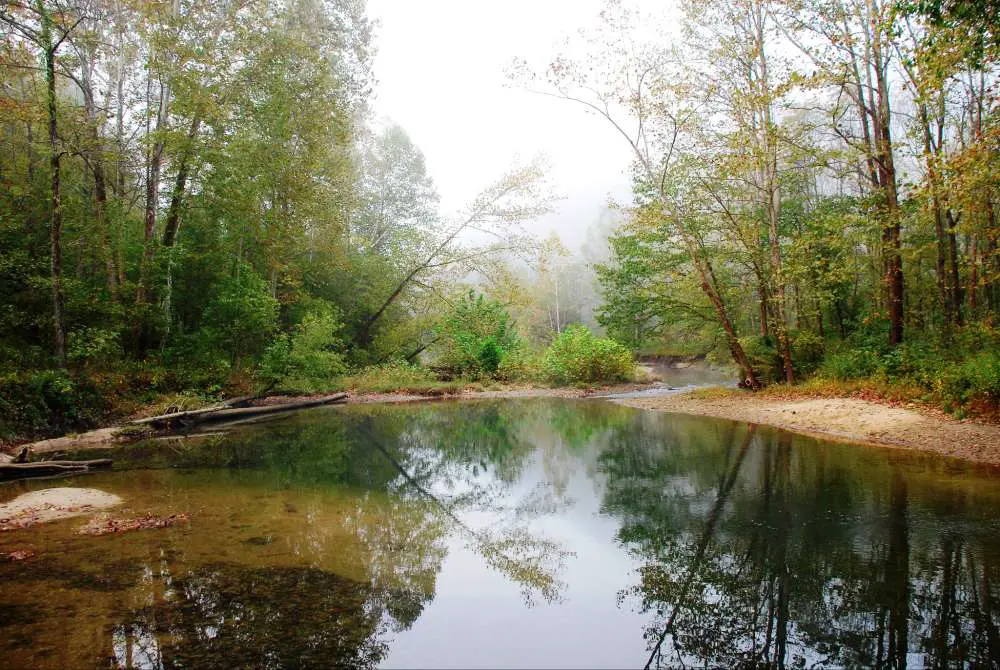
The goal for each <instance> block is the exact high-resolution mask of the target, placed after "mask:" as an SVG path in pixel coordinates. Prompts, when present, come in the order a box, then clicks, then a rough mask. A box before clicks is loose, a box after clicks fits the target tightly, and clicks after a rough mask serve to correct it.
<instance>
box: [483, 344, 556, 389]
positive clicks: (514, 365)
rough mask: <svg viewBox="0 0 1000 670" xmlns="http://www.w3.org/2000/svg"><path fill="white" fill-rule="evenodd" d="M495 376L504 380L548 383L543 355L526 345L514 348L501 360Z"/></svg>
mask: <svg viewBox="0 0 1000 670" xmlns="http://www.w3.org/2000/svg"><path fill="white" fill-rule="evenodd" d="M496 378H497V379H499V380H501V381H505V382H521V383H534V384H545V383H548V382H549V376H548V372H547V370H546V366H545V356H544V354H539V353H536V352H534V351H532V350H531V349H529V348H528V347H521V348H519V349H516V350H514V351H512V352H511V353H510V354H509V355H508V356H506V357H505V358H504V359H503V361H501V363H500V366H499V367H498V368H497V373H496Z"/></svg>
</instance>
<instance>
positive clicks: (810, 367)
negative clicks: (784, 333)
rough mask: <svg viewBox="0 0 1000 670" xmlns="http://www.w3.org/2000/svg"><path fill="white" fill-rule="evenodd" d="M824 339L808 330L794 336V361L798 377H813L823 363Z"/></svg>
mask: <svg viewBox="0 0 1000 670" xmlns="http://www.w3.org/2000/svg"><path fill="white" fill-rule="evenodd" d="M823 353H824V345H823V338H822V337H820V336H819V335H817V334H816V333H812V332H810V331H807V330H803V331H799V332H797V333H793V334H792V361H793V362H794V364H795V374H796V375H797V376H805V375H811V374H812V373H813V372H815V371H816V369H817V368H818V367H819V366H820V364H821V363H822V362H823Z"/></svg>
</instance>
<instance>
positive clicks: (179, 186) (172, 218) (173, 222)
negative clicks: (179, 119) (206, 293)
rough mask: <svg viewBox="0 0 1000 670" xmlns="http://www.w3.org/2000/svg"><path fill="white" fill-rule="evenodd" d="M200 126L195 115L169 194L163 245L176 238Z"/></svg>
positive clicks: (166, 245) (168, 245)
mask: <svg viewBox="0 0 1000 670" xmlns="http://www.w3.org/2000/svg"><path fill="white" fill-rule="evenodd" d="M200 126H201V117H200V116H195V117H194V119H193V120H192V121H191V128H190V129H189V130H188V134H187V146H186V147H185V150H184V154H183V155H182V156H181V164H180V166H179V167H178V168H177V178H176V179H175V180H174V191H173V193H172V194H171V196H170V207H169V208H168V209H167V221H166V224H164V227H163V246H164V247H172V246H173V245H174V242H175V241H176V240H177V231H178V230H179V229H180V216H181V203H182V202H183V200H184V192H185V189H186V188H187V180H188V176H189V174H190V171H191V152H192V145H193V143H194V140H195V138H196V137H197V136H198V128H199V127H200Z"/></svg>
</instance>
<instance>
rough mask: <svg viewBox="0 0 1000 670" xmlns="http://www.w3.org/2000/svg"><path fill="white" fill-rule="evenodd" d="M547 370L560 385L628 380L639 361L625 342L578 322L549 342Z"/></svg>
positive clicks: (546, 357) (633, 373) (546, 353)
mask: <svg viewBox="0 0 1000 670" xmlns="http://www.w3.org/2000/svg"><path fill="white" fill-rule="evenodd" d="M545 371H546V373H547V375H548V377H549V379H550V380H551V381H553V382H555V383H557V384H580V383H593V382H611V381H625V380H628V379H632V378H633V376H634V375H635V360H634V358H633V356H632V352H631V351H630V350H629V349H628V348H627V347H625V345H623V344H620V343H618V342H616V341H615V340H612V339H610V338H606V337H597V336H595V335H594V334H593V333H592V332H590V329H589V328H587V327H586V326H583V325H580V324H574V325H572V326H569V327H567V328H566V330H564V331H563V332H562V333H561V334H560V335H559V336H558V337H557V338H556V339H555V341H554V342H552V344H551V345H549V348H548V350H547V351H546V352H545Z"/></svg>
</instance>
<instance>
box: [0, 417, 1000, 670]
mask: <svg viewBox="0 0 1000 670" xmlns="http://www.w3.org/2000/svg"><path fill="white" fill-rule="evenodd" d="M113 456H114V458H115V460H116V470H115V471H114V472H109V473H101V474H96V475H94V476H92V477H88V478H87V480H86V486H92V487H95V488H100V489H104V490H107V491H111V492H114V493H116V494H118V495H120V496H122V497H123V498H124V499H125V500H126V508H125V509H121V510H115V511H114V512H113V513H114V514H115V515H118V516H139V515H141V514H144V513H147V512H153V513H156V514H161V515H162V514H170V513H179V512H186V513H189V514H190V517H191V521H190V523H189V524H185V525H181V526H177V527H173V528H169V529H163V530H151V531H141V532H135V533H130V534H125V535H121V536H104V537H90V536H84V535H80V534H79V533H78V532H77V529H78V528H79V527H80V525H81V523H82V522H81V520H79V519H77V520H66V521H61V522H57V523H53V524H49V525H46V526H39V527H35V528H32V529H28V530H24V531H17V532H10V533H3V534H0V552H7V551H11V550H13V549H17V548H31V549H32V550H33V551H35V552H36V556H35V557H34V558H31V559H28V560H25V561H19V562H0V580H2V581H0V652H2V653H3V656H2V658H3V659H4V661H3V665H9V666H11V667H81V666H87V667H90V666H103V667H107V666H111V667H152V668H161V667H162V668H181V667H198V668H201V667H275V668H278V667H357V668H368V667H375V666H378V665H390V666H421V665H423V666H426V665H452V666H456V665H465V666H468V665H479V666H496V665H504V664H506V665H521V666H525V665H534V666H542V665H576V666H579V665H601V664H603V665H617V666H632V667H641V666H643V665H645V666H646V667H667V666H680V665H708V666H712V667H715V666H725V667H751V666H752V667H762V666H766V667H785V666H789V667H801V666H810V667H811V666H814V665H818V666H864V667H892V668H901V667H931V666H933V667H947V666H988V665H995V664H996V663H997V660H998V659H1000V633H998V623H1000V622H998V616H997V613H996V611H995V609H996V608H995V607H994V602H995V601H996V598H997V597H998V595H1000V594H998V590H997V588H996V586H995V585H996V584H997V578H998V574H997V567H998V560H997V558H998V556H1000V533H998V531H1000V513H998V510H1000V505H998V503H1000V483H998V481H997V480H996V478H995V474H996V473H994V472H992V471H986V470H983V469H981V468H976V467H974V466H970V465H965V464H962V463H959V462H955V461H948V460H944V459H941V458H937V457H932V456H924V455H914V454H906V453H902V452H898V451H890V450H878V449H869V448H864V447H853V446H849V445H834V444H828V443H823V442H818V441H815V440H812V439H808V438H801V437H797V436H792V435H789V434H786V433H781V432H778V431H773V430H770V429H766V428H754V427H747V426H744V425H741V424H735V423H730V422H725V421H717V420H711V419H703V418H692V417H680V416H670V415H662V414H653V413H643V412H639V411H636V410H631V409H628V408H624V407H620V406H617V405H613V404H610V403H604V402H599V401H567V400H556V399H544V400H543V399H533V400H524V401H504V402H494V401H489V402H474V403H457V402H446V403H435V404H426V405H406V406H351V407H341V408H326V409H322V410H315V411H310V412H303V413H301V414H299V415H297V416H294V417H288V418H286V419H283V420H281V421H275V422H270V423H267V424H263V425H260V426H256V427H254V426H247V427H245V428H244V429H242V430H240V431H239V432H235V433H232V434H229V435H226V436H214V437H210V438H206V439H201V440H190V441H183V442H178V441H160V442H147V443H144V444H139V445H133V446H130V447H124V448H121V449H118V450H116V452H115V453H114V454H113ZM52 485H53V484H52V483H51V482H43V483H34V484H31V483H22V484H17V485H14V486H10V487H6V488H3V489H0V499H8V498H12V497H14V496H16V495H17V494H19V493H21V492H24V491H27V490H31V489H33V488H47V487H49V486H52ZM609 566H613V567H609ZM442 635H443V636H444V637H443V638H442Z"/></svg>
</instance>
